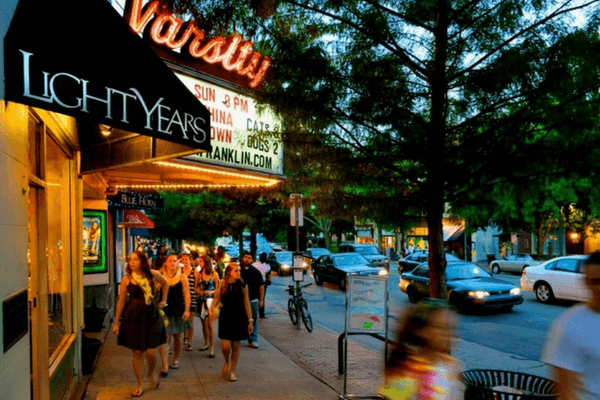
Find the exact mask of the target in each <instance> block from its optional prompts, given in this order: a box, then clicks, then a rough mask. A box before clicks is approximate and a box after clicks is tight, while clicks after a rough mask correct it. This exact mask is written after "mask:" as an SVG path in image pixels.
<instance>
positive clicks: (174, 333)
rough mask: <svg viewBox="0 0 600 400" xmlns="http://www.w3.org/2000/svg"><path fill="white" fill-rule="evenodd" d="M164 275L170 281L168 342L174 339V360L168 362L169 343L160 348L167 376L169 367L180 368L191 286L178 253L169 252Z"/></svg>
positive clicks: (165, 259) (188, 316)
mask: <svg viewBox="0 0 600 400" xmlns="http://www.w3.org/2000/svg"><path fill="white" fill-rule="evenodd" d="M162 265H163V268H162V271H163V276H164V277H165V278H166V279H167V281H168V283H169V293H168V297H167V306H166V307H165V308H164V312H165V314H166V315H167V318H168V319H169V324H168V326H167V334H168V338H167V342H170V341H171V340H170V339H171V338H172V339H173V360H172V361H171V363H170V364H169V363H168V357H167V349H168V345H167V344H165V345H162V346H161V347H160V349H159V353H160V357H161V361H162V366H163V369H162V371H161V373H162V375H163V376H166V374H167V373H168V369H169V368H170V369H178V368H179V355H180V353H181V342H182V340H181V334H182V333H183V332H185V331H187V330H188V329H190V288H189V282H188V279H187V277H186V276H185V275H184V274H183V273H182V272H181V268H179V263H178V262H177V255H176V254H169V255H167V256H166V257H165V258H164V261H163V262H162Z"/></svg>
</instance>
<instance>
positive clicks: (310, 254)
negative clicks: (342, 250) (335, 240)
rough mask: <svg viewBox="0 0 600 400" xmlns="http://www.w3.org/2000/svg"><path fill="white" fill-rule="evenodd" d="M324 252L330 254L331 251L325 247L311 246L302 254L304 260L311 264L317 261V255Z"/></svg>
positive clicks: (319, 255)
mask: <svg viewBox="0 0 600 400" xmlns="http://www.w3.org/2000/svg"><path fill="white" fill-rule="evenodd" d="M325 254H331V252H330V251H329V250H327V249H325V248H321V247H311V248H310V249H306V251H305V252H304V254H302V257H303V260H304V262H305V263H306V264H307V265H308V266H311V267H312V265H313V264H314V263H315V262H316V261H317V259H318V258H319V257H321V256H322V255H325Z"/></svg>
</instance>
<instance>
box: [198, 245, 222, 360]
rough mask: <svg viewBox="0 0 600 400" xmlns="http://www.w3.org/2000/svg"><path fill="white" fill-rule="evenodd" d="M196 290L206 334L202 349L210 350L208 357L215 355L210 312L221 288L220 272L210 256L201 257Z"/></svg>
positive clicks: (199, 311)
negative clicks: (216, 269) (215, 267)
mask: <svg viewBox="0 0 600 400" xmlns="http://www.w3.org/2000/svg"><path fill="white" fill-rule="evenodd" d="M195 274H196V278H195V280H196V292H197V293H198V307H197V310H198V316H199V317H200V320H201V321H202V334H203V335H204V346H202V347H201V348H200V351H204V350H209V351H208V358H214V357H215V349H214V346H215V331H214V325H213V323H214V321H213V319H212V317H211V315H210V313H209V310H210V307H211V305H212V302H213V299H214V296H215V293H216V292H217V291H218V290H219V274H218V273H217V271H215V270H214V268H213V264H212V260H211V259H210V257H209V256H207V255H203V256H201V257H200V263H199V266H198V268H197V269H196V272H195Z"/></svg>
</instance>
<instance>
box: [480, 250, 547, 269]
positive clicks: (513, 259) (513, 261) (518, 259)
mask: <svg viewBox="0 0 600 400" xmlns="http://www.w3.org/2000/svg"><path fill="white" fill-rule="evenodd" d="M547 259H548V258H547V257H542V256H538V255H537V254H525V253H517V254H511V255H510V256H506V257H503V258H502V259H500V260H494V261H492V262H491V263H490V269H491V270H492V272H493V273H494V274H499V273H501V272H513V273H518V274H520V273H522V272H523V270H524V269H525V268H527V267H531V266H534V265H540V264H541V263H543V262H544V261H546V260H547Z"/></svg>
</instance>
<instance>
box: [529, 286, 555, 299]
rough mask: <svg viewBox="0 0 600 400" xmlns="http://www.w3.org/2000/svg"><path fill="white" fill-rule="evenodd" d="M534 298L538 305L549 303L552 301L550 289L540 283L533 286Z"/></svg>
mask: <svg viewBox="0 0 600 400" xmlns="http://www.w3.org/2000/svg"><path fill="white" fill-rule="evenodd" d="M534 291H535V297H536V298H537V299H538V301H539V302H540V303H549V302H551V301H552V300H554V293H553V292H552V288H551V287H550V285H548V284H547V283H546V282H540V283H537V284H536V285H535V289H534Z"/></svg>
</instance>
